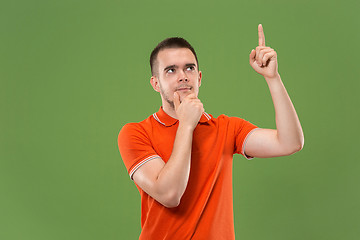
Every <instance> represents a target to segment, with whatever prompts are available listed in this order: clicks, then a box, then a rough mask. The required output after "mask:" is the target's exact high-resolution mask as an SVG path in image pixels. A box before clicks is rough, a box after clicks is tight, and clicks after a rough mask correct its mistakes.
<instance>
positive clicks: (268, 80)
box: [264, 73, 281, 83]
mask: <svg viewBox="0 0 360 240" xmlns="http://www.w3.org/2000/svg"><path fill="white" fill-rule="evenodd" d="M264 78H265V80H266V82H268V83H270V82H279V81H281V78H280V74H279V73H276V74H275V76H273V77H264Z"/></svg>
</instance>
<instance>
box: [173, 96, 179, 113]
mask: <svg viewBox="0 0 360 240" xmlns="http://www.w3.org/2000/svg"><path fill="white" fill-rule="evenodd" d="M179 105H180V96H179V94H178V93H177V92H174V106H175V111H176V110H177V109H178V107H179Z"/></svg>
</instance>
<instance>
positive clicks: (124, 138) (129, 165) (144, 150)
mask: <svg viewBox="0 0 360 240" xmlns="http://www.w3.org/2000/svg"><path fill="white" fill-rule="evenodd" d="M118 146H119V151H120V155H121V158H122V160H123V162H124V164H125V167H126V169H127V170H128V173H129V175H130V178H131V179H133V178H132V177H133V174H134V172H135V171H136V170H137V169H139V168H140V167H141V166H142V165H143V164H145V163H147V162H149V161H151V160H153V159H155V158H158V157H160V156H158V155H157V153H156V152H155V150H154V149H153V147H152V144H151V141H150V139H149V137H148V135H147V133H146V131H145V129H144V128H143V127H142V126H141V125H140V124H138V123H128V124H126V125H125V126H123V128H122V129H121V131H120V133H119V136H118Z"/></svg>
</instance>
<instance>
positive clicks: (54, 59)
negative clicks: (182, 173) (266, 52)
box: [0, 0, 360, 240]
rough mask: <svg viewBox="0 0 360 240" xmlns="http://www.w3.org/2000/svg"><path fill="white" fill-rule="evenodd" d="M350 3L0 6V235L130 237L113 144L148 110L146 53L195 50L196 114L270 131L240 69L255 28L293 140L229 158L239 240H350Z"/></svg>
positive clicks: (354, 209)
mask: <svg viewBox="0 0 360 240" xmlns="http://www.w3.org/2000/svg"><path fill="white" fill-rule="evenodd" d="M359 9H360V5H359V1H355V0H345V1H334V0H330V1H325V0H324V1H309V0H305V1H285V0H274V1H263V0H260V1H235V0H233V1H232V0H224V1H211V0H210V1H205V0H199V1H187V0H185V1H177V2H175V1H133V2H131V1H110V0H105V1H84V0H81V1H76V0H75V1H74V0H71V1H69V0H65V1H39V0H34V1H24V0H19V1H6V0H2V1H1V5H0V29H1V30H0V34H1V36H0V110H1V112H0V114H1V117H0V239H4V240H49V239H51V240H63V239H67V240H81V239H86V240H98V239H105V240H115V239H137V238H138V236H139V234H140V230H141V228H140V196H139V194H138V191H137V189H136V187H135V185H134V184H133V182H132V181H131V180H130V178H129V176H128V174H127V171H126V169H125V166H124V164H123V162H122V159H121V157H120V154H119V151H118V147H117V135H118V133H119V131H120V129H121V127H122V126H123V125H124V124H126V123H128V122H138V121H141V120H143V119H145V118H146V117H148V116H149V115H151V114H152V113H154V112H156V111H157V110H158V108H159V107H160V104H161V101H160V97H159V94H158V93H156V92H155V91H153V89H152V88H151V86H150V84H149V80H150V68H149V63H148V59H149V55H150V52H151V50H152V48H153V47H154V46H155V45H156V44H157V43H158V42H159V41H161V40H163V39H164V38H166V37H170V36H182V37H184V38H186V39H187V40H188V41H189V42H190V43H192V45H193V46H194V47H195V49H196V50H197V53H198V57H199V63H200V69H201V70H202V72H203V80H202V86H201V88H200V95H199V98H200V99H201V100H202V102H203V103H204V106H205V109H206V111H207V112H208V113H211V114H213V115H214V116H218V115H220V114H223V113H224V114H226V115H228V116H238V117H242V118H244V119H246V120H248V121H250V122H253V123H254V124H256V125H258V126H260V127H264V128H275V115H274V109H273V105H272V100H271V96H270V94H269V90H268V87H267V84H266V82H265V80H264V79H263V78H262V77H261V76H260V75H258V74H257V73H255V71H254V70H252V68H251V67H250V65H249V63H248V58H249V53H250V51H251V49H252V48H255V47H256V46H257V25H258V24H259V23H262V24H263V26H264V31H265V37H266V44H267V45H268V46H271V47H272V48H274V49H275V50H276V51H277V53H278V61H279V73H280V75H281V77H282V80H283V82H284V84H285V86H286V88H287V90H288V93H289V95H290V97H291V99H292V101H293V103H294V105H295V108H296V110H297V113H298V115H299V118H300V120H301V123H302V127H303V129H304V134H305V146H304V149H303V150H302V151H301V152H299V153H297V154H295V155H292V156H288V157H281V158H271V159H254V160H251V161H248V160H246V159H245V158H244V157H242V156H240V155H236V156H234V169H233V172H234V183H233V185H234V207H235V209H234V215H235V216H234V218H235V230H236V239H247V240H259V239H268V240H272V239H274V240H275V239H276V240H289V239H291V240H303V239H311V240H312V239H314V240H315V239H327V240H338V239H342V240H353V239H358V237H359V236H360V227H359V226H360V205H359V202H360V192H359V180H360V177H359V176H360V175H359V171H360V161H359V157H358V155H357V153H358V152H357V151H356V149H358V145H359V140H358V136H359V133H360V132H359V107H358V105H359V95H358V92H359V76H360V71H359V67H358V66H357V65H358V58H359V51H358V49H357V45H358V43H359V41H360V35H359V23H360V17H359V14H358V10H359Z"/></svg>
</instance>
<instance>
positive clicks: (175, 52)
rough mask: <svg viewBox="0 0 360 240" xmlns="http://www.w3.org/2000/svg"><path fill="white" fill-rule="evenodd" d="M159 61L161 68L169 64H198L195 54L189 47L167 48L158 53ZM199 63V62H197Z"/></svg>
mask: <svg viewBox="0 0 360 240" xmlns="http://www.w3.org/2000/svg"><path fill="white" fill-rule="evenodd" d="M157 61H158V63H159V67H160V69H161V68H162V67H166V66H168V65H178V66H181V65H184V64H188V63H194V64H196V59H195V56H194V54H193V53H192V52H191V50H190V49H188V48H166V49H163V50H161V51H160V52H159V53H158V56H157ZM196 65H197V64H196Z"/></svg>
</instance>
